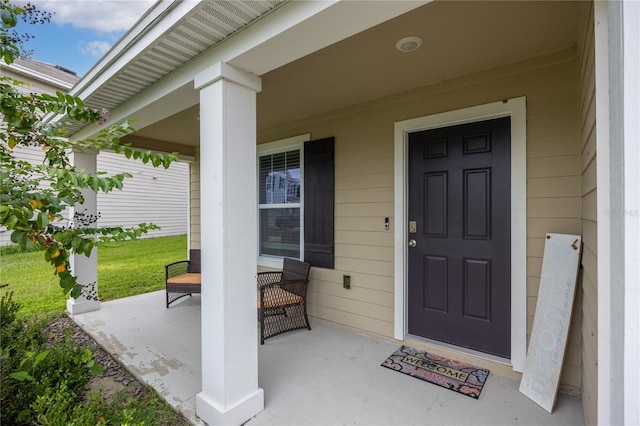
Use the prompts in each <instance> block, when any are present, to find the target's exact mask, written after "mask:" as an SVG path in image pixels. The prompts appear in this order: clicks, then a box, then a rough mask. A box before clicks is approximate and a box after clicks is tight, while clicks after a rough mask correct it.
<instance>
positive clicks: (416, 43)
mask: <svg viewBox="0 0 640 426" xmlns="http://www.w3.org/2000/svg"><path fill="white" fill-rule="evenodd" d="M420 46H422V39H421V38H420V37H415V36H411V37H405V38H401V39H400V40H398V42H397V43H396V49H398V50H399V51H401V52H405V53H408V52H413V51H414V50H417V49H418V48H419V47H420Z"/></svg>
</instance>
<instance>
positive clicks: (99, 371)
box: [89, 364, 103, 376]
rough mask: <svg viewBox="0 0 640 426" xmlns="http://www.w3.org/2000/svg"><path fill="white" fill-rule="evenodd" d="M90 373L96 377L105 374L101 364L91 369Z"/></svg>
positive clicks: (94, 365)
mask: <svg viewBox="0 0 640 426" xmlns="http://www.w3.org/2000/svg"><path fill="white" fill-rule="evenodd" d="M89 372H91V374H93V375H94V376H99V375H100V374H102V373H103V370H102V366H101V365H100V364H93V365H92V366H91V368H90V369H89Z"/></svg>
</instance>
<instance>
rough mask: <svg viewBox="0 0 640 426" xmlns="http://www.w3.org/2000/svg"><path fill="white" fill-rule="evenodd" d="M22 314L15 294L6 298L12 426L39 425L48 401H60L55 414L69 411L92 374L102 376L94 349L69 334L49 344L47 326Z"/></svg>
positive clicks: (2, 372) (5, 417) (5, 394)
mask: <svg viewBox="0 0 640 426" xmlns="http://www.w3.org/2000/svg"><path fill="white" fill-rule="evenodd" d="M19 309H20V305H19V304H18V303H16V302H14V301H13V299H12V293H8V294H4V295H3V296H2V299H1V300H0V311H1V312H2V313H1V314H0V323H1V330H0V342H2V348H1V354H2V356H1V358H0V360H1V364H0V380H1V382H2V388H1V389H0V398H1V400H0V402H1V403H2V413H1V415H0V420H1V422H2V423H3V424H11V425H21V424H34V423H39V422H36V414H38V413H36V412H34V410H33V408H34V407H37V406H39V405H38V404H40V405H41V404H42V401H48V403H52V402H54V401H55V402H56V404H55V406H51V407H50V409H51V410H58V411H65V410H66V409H67V408H68V407H69V406H70V404H73V403H74V402H75V401H76V399H77V398H78V396H79V395H80V394H81V393H82V391H83V389H84V386H85V385H86V384H87V382H88V381H89V378H90V376H91V373H92V372H93V373H99V372H101V368H100V367H99V366H97V365H96V364H95V362H94V361H93V355H92V353H91V351H90V350H89V349H87V348H83V347H81V346H80V345H79V344H78V343H76V342H75V341H74V340H73V339H71V337H70V336H69V335H68V334H67V335H66V336H64V337H63V338H62V339H57V340H55V341H54V342H53V343H47V341H46V338H45V336H44V333H43V330H44V327H45V322H44V321H43V320H38V319H30V320H23V319H21V318H20V317H19V315H17V314H18V311H19ZM38 401H40V402H38Z"/></svg>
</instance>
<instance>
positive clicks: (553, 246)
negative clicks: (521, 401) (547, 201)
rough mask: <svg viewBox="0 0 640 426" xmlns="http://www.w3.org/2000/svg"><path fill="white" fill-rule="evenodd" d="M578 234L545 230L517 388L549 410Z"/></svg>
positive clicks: (571, 296)
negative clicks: (527, 344)
mask: <svg viewBox="0 0 640 426" xmlns="http://www.w3.org/2000/svg"><path fill="white" fill-rule="evenodd" d="M581 247H582V238H581V237H580V236H579V235H565V234H547V238H546V241H545V245H544V258H543V260H542V273H541V274H540V290H539V291H538V302H537V304H536V312H535V316H534V319H533V328H532V330H531V340H529V348H528V350H527V358H526V360H525V363H524V370H523V373H522V381H521V382H520V392H522V393H523V394H525V395H526V396H528V397H529V398H531V400H533V401H534V402H535V403H536V404H538V405H540V406H541V407H542V408H544V409H545V410H547V411H548V412H550V413H551V412H552V411H553V406H554V405H555V403H556V396H557V394H558V383H559V382H560V373H561V372H562V363H563V360H564V354H565V349H566V347H567V337H568V335H569V325H570V323H571V311H572V308H573V299H574V296H575V289H576V278H577V274H578V266H579V264H580V252H581Z"/></svg>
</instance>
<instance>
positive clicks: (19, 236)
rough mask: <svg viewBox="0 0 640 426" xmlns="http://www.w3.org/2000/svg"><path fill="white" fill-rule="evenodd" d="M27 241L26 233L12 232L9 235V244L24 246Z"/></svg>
mask: <svg viewBox="0 0 640 426" xmlns="http://www.w3.org/2000/svg"><path fill="white" fill-rule="evenodd" d="M26 239H27V233H26V232H24V231H13V232H12V233H11V242H13V243H16V244H24V241H25V240H26Z"/></svg>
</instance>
